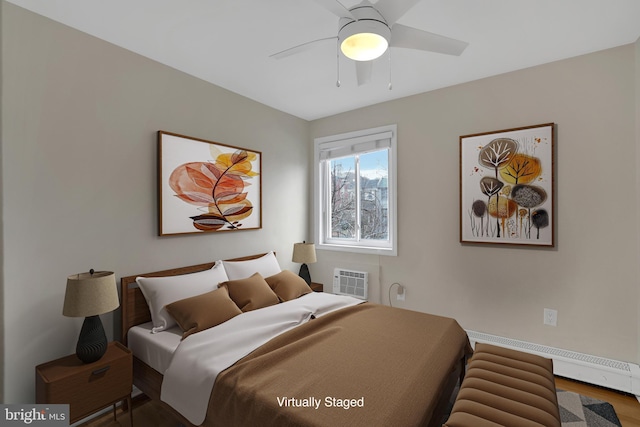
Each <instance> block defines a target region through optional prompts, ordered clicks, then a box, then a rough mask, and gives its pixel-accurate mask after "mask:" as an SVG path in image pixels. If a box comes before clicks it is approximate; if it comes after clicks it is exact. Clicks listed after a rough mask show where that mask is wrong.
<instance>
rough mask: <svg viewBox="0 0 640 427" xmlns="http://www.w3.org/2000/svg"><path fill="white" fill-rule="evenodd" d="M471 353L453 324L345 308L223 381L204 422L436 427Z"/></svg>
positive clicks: (283, 339)
mask: <svg viewBox="0 0 640 427" xmlns="http://www.w3.org/2000/svg"><path fill="white" fill-rule="evenodd" d="M471 351H472V350H471V347H470V345H469V341H468V338H467V335H466V333H465V332H464V330H463V329H462V328H461V327H460V326H459V325H458V323H457V322H456V321H455V320H453V319H450V318H445V317H439V316H433V315H429V314H424V313H419V312H415V311H409V310H403V309H397V308H390V307H386V306H382V305H377V304H371V303H364V304H360V305H358V306H355V307H350V308H346V309H342V310H339V311H337V312H334V313H330V314H327V315H325V316H323V317H320V318H318V319H314V320H311V321H309V322H308V323H306V324H304V325H302V326H299V327H297V328H295V329H294V330H292V331H289V332H286V333H284V334H282V335H280V336H278V337H276V338H275V339H273V340H271V341H270V342H268V343H267V344H265V345H263V346H262V347H260V348H258V349H257V350H255V351H254V352H252V353H251V354H249V355H248V356H246V357H244V358H243V359H241V360H239V361H238V362H237V363H236V364H235V365H233V366H231V367H230V368H228V369H227V370H225V371H223V372H222V373H221V374H220V375H218V378H217V380H216V382H215V385H214V387H213V392H212V394H211V400H210V403H209V409H208V411H207V418H206V420H205V425H206V426H211V427H232V426H234V427H235V426H238V427H240V426H247V427H249V426H250V427H256V426H265V427H267V426H273V427H293V426H327V427H328V426H330V427H336V426H348V427H356V426H366V427H374V426H394V427H401V426H425V425H429V423H430V421H431V418H432V415H433V414H434V412H435V410H436V405H437V404H438V403H439V402H440V401H442V400H443V397H444V399H448V397H449V396H443V394H447V393H449V394H450V391H451V388H447V387H446V385H447V383H448V380H449V379H450V378H451V373H453V372H454V371H456V369H457V368H459V367H460V360H461V358H463V357H464V356H465V355H469V354H470V353H471ZM437 421H439V420H437Z"/></svg>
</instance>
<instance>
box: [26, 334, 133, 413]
mask: <svg viewBox="0 0 640 427" xmlns="http://www.w3.org/2000/svg"><path fill="white" fill-rule="evenodd" d="M132 366H133V357H132V355H131V352H130V351H129V349H128V348H126V347H124V346H123V345H122V344H120V343H118V342H112V343H110V344H109V347H108V348H107V352H106V353H105V355H104V356H103V357H102V359H100V360H99V361H97V362H94V363H89V364H84V363H82V362H81V361H80V360H79V359H78V358H77V357H76V356H75V354H74V355H70V356H67V357H63V358H61V359H58V360H54V361H52V362H48V363H45V364H42V365H40V366H38V367H37V368H36V402H37V403H68V404H69V410H70V418H71V420H70V421H71V423H74V422H75V421H77V420H79V419H82V418H84V417H86V416H88V415H90V414H92V413H94V412H96V411H98V410H100V409H102V408H105V407H107V406H109V405H111V404H113V403H115V402H117V401H119V400H123V399H127V398H128V397H129V396H130V394H131V388H132V387H131V384H132V381H133V367H132Z"/></svg>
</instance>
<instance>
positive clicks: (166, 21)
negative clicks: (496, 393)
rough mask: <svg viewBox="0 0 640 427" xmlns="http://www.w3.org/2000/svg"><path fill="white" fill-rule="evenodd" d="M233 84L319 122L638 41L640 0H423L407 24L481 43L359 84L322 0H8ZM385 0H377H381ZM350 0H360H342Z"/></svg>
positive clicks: (427, 56)
mask: <svg viewBox="0 0 640 427" xmlns="http://www.w3.org/2000/svg"><path fill="white" fill-rule="evenodd" d="M7 1H9V2H10V3H14V4H16V5H19V6H21V7H24V8H26V9H28V10H31V11H33V12H36V13H38V14H41V15H44V16H46V17H49V18H51V19H53V20H55V21H59V22H61V23H63V24H66V25H69V26H71V27H73V28H76V29H78V30H80V31H84V32H86V33H89V34H91V35H93V36H96V37H99V38H101V39H104V40H106V41H108V42H111V43H113V44H115V45H118V46H121V47H123V48H125V49H129V50H131V51H133V52H136V53H139V54H141V55H143V56H146V57H148V58H151V59H154V60H156V61H158V62H161V63H163V64H166V65H169V66H171V67H173V68H176V69H178V70H181V71H184V72H185V73H188V74H191V75H193V76H196V77H198V78H201V79H203V80H206V81H209V82H211V83H213V84H216V85H218V86H221V87H223V88H226V89H228V90H230V91H233V92H236V93H238V94H240V95H244V96H246V97H248V98H251V99H254V100H256V101H258V102H261V103H263V104H266V105H269V106H271V107H273V108H276V109H278V110H281V111H284V112H287V113H290V114H292V115H295V116H298V117H301V118H303V119H307V120H313V119H317V118H321V117H326V116H330V115H333V114H337V113H340V112H344V111H348V110H352V109H355V108H359V107H363V106H367V105H372V104H376V103H379V102H383V101H387V100H391V99H395V98H401V97H405V96H408V95H413V94H417V93H422V92H427V91H430V90H434V89H438V88H442V87H446V86H451V85H455V84H458V83H462V82H467V81H471V80H476V79H480V78H483V77H487V76H491V75H496V74H501V73H505V72H509V71H513V70H517V69H522V68H526V67H530V66H534V65H538V64H542V63H546V62H551V61H555V60H559V59H563V58H568V57H572V56H577V55H581V54H585V53H589V52H594V51H598V50H602V49H607V48H611V47H615V46H620V45H624V44H628V43H633V42H635V41H636V40H637V39H638V37H639V36H640V1H638V0H536V1H531V0H482V1H480V0H422V1H420V2H418V4H417V5H416V6H415V7H413V8H412V9H411V10H410V11H409V12H408V13H407V14H406V15H405V16H403V17H402V18H401V19H400V20H399V21H398V22H399V23H401V24H404V25H408V26H412V27H416V28H419V29H422V30H426V31H430V32H434V33H438V34H442V35H445V36H448V37H452V38H456V39H460V40H464V41H467V42H469V43H470V45H469V47H468V48H467V49H466V50H465V52H464V53H463V54H462V56H460V57H455V56H447V55H441V54H437V53H430V52H422V51H415V50H408V49H401V48H394V49H391V80H392V83H393V89H392V90H388V88H387V85H388V83H389V70H390V69H389V58H388V56H387V55H386V54H385V55H383V56H382V57H381V58H379V59H377V60H376V62H375V63H374V73H373V79H372V81H371V82H370V83H368V84H366V85H363V86H358V85H357V83H356V80H355V67H354V64H353V63H352V62H351V61H350V60H348V59H346V58H344V57H343V58H342V59H341V60H340V81H341V86H340V87H337V86H336V80H337V59H336V56H337V55H336V43H334V42H331V41H330V42H325V43H319V44H317V45H316V46H315V48H313V49H311V50H309V51H306V52H304V53H301V54H298V55H294V56H289V57H287V58H284V59H280V60H276V59H273V58H269V55H271V54H274V53H276V52H279V51H282V50H284V49H286V48H289V47H292V46H295V45H298V44H302V43H305V42H308V41H311V40H315V39H320V38H325V37H332V36H335V35H337V25H338V18H337V17H336V16H335V15H333V14H332V13H330V12H329V11H327V10H326V9H324V8H323V7H321V6H319V5H318V4H317V3H316V2H314V1H313V0H268V1H267V0H109V1H105V0H7ZM372 1H373V0H372ZM341 2H342V4H343V5H344V6H346V7H347V8H349V7H352V6H354V5H355V4H357V3H359V0H341Z"/></svg>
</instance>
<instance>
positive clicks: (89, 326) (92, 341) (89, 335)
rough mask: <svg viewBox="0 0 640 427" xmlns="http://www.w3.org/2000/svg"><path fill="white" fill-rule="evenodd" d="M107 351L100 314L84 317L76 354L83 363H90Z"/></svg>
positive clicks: (105, 336)
mask: <svg viewBox="0 0 640 427" xmlns="http://www.w3.org/2000/svg"><path fill="white" fill-rule="evenodd" d="M106 351H107V335H106V334H105V333H104V328H103V327H102V322H101V321H100V316H88V317H85V318H84V322H83V323H82V329H81V330H80V337H78V345H76V356H78V359H80V360H82V362H83V363H91V362H96V361H98V360H100V358H101V357H102V356H104V354H105V353H106Z"/></svg>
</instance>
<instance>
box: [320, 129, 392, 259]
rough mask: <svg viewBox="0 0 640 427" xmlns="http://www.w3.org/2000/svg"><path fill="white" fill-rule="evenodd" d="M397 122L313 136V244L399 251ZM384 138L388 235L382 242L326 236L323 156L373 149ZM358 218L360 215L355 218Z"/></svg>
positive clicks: (326, 192) (339, 248)
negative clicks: (337, 133)
mask: <svg viewBox="0 0 640 427" xmlns="http://www.w3.org/2000/svg"><path fill="white" fill-rule="evenodd" d="M396 135H397V125H387V126H381V127H377V128H372V129H365V130H360V131H355V132H348V133H343V134H339V135H332V136H326V137H321V138H316V139H315V140H314V183H313V196H314V197H313V200H314V203H313V211H314V236H315V241H316V243H315V244H316V247H317V248H318V249H326V250H333V251H345V252H357V253H366V254H377V255H388V256H396V255H397V254H398V211H397V207H398V203H397V194H398V192H397V181H398V180H397V158H398V156H397V145H398V144H397V136H396ZM380 140H384V141H387V140H390V141H388V142H385V144H388V147H389V165H388V167H389V170H388V176H387V183H388V202H389V208H388V215H389V217H388V224H389V239H388V240H387V241H384V242H375V241H371V240H365V241H358V240H356V241H352V240H349V241H340V240H339V239H332V238H331V237H330V236H327V230H328V229H329V221H330V215H328V214H327V211H326V206H328V204H329V197H330V195H329V189H328V182H329V178H328V175H327V174H328V173H329V172H328V168H323V164H324V162H325V158H326V157H327V156H328V155H329V156H330V157H331V158H337V157H335V156H331V155H330V154H327V153H328V152H339V153H350V154H359V153H366V152H367V151H372V149H371V148H370V147H374V146H375V144H376V142H377V141H380ZM368 147H369V148H368ZM358 219H359V218H358Z"/></svg>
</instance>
